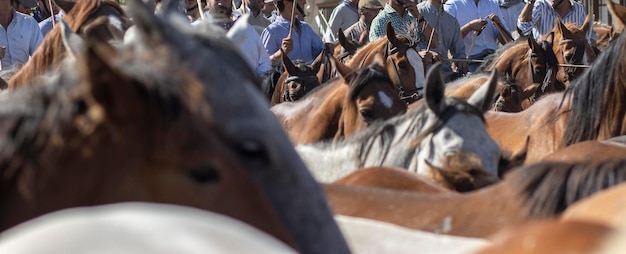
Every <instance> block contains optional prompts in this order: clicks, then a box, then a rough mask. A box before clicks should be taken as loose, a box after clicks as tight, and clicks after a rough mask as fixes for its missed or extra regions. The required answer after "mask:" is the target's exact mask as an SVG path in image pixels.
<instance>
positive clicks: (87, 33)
mask: <svg viewBox="0 0 626 254" xmlns="http://www.w3.org/2000/svg"><path fill="white" fill-rule="evenodd" d="M55 1H56V2H57V3H58V5H59V6H61V7H62V8H63V9H64V11H65V13H66V15H65V17H64V21H62V22H60V23H58V24H57V25H56V26H55V27H54V29H53V30H52V32H51V33H50V34H49V35H47V37H46V38H45V40H44V42H43V44H42V45H41V46H40V47H39V49H38V50H37V51H36V53H35V54H34V55H33V57H32V58H31V59H30V61H29V62H27V63H26V64H25V65H24V66H23V67H22V68H21V69H19V70H17V72H15V73H11V74H10V75H8V76H10V77H11V78H10V80H8V85H7V87H8V89H6V90H4V91H2V93H1V94H0V202H1V204H0V232H2V233H0V252H6V251H9V252H12V253H13V252H19V251H20V250H21V249H20V248H24V246H25V245H27V244H25V243H30V245H29V246H32V243H33V242H40V241H41V242H42V243H50V242H54V241H50V239H49V238H50V237H52V236H54V235H62V236H63V238H59V239H60V240H58V241H61V242H64V243H65V244H61V245H59V244H56V245H55V244H53V245H51V246H50V247H48V245H44V244H42V245H41V246H46V247H41V248H40V249H39V250H42V249H45V250H50V249H51V248H59V247H63V248H66V249H68V248H70V247H69V246H74V245H75V244H78V243H81V244H82V245H80V246H79V247H81V248H88V245H87V246H86V245H85V244H84V243H85V242H88V240H86V239H98V238H103V237H107V239H109V238H108V237H111V238H110V239H114V238H115V237H118V238H125V239H122V240H120V241H122V242H123V243H124V245H121V244H120V245H117V247H116V248H117V249H111V250H112V251H113V250H119V248H118V247H119V246H127V245H128V246H129V247H128V248H138V246H141V245H142V244H143V245H144V246H142V247H143V248H147V249H146V250H153V249H154V248H155V244H157V243H155V239H156V238H155V237H157V236H156V235H159V236H160V237H167V238H171V237H172V236H171V235H172V234H171V232H183V231H184V232H187V237H188V238H185V239H186V240H185V241H172V243H171V244H170V245H167V244H164V243H158V244H159V246H161V247H164V248H167V249H168V250H175V249H176V248H177V247H176V246H171V245H173V244H180V245H181V246H178V247H179V248H183V246H182V245H185V244H186V245H187V247H188V245H189V244H191V245H193V246H203V248H209V247H211V245H212V244H207V242H211V243H218V242H223V244H213V245H220V246H230V247H228V248H245V247H251V248H249V249H247V251H261V250H267V251H268V252H272V253H290V252H302V253H349V252H350V251H351V250H352V251H358V252H368V251H369V252H371V251H373V250H376V251H389V252H394V253H399V252H402V250H399V249H398V248H399V247H398V246H405V245H402V244H399V245H395V246H391V244H386V243H388V242H394V243H395V242H402V241H403V239H404V241H405V242H406V241H407V240H406V239H411V241H413V240H414V239H417V238H420V239H422V240H417V241H416V242H419V243H420V244H423V245H422V246H420V245H415V244H414V245H411V248H418V249H412V251H419V250H420V249H419V248H423V249H422V250H429V252H436V253H443V252H444V249H445V247H444V245H450V246H452V245H454V246H456V247H457V249H455V251H456V252H464V253H472V252H474V251H477V252H476V253H514V252H518V251H519V252H521V251H526V252H527V253H544V252H553V251H555V250H559V251H561V250H572V251H578V252H583V253H586V252H595V251H600V250H602V251H606V253H611V252H610V251H611V249H616V248H618V247H615V246H614V245H613V244H612V243H620V242H623V239H624V236H623V234H622V233H621V232H622V231H623V229H624V228H625V227H624V226H625V224H623V223H624V222H626V221H624V220H623V217H624V212H626V208H625V207H626V206H625V205H624V204H626V202H624V196H625V192H626V188H624V185H623V184H621V183H622V182H624V181H626V138H625V137H626V136H625V135H626V83H625V80H626V77H625V76H624V75H625V73H626V61H625V60H624V59H626V35H622V34H621V31H622V29H623V28H624V27H625V26H624V24H625V23H626V7H623V6H620V5H617V4H614V3H612V2H610V1H609V2H608V6H609V10H610V12H611V14H612V15H613V17H614V20H615V21H614V23H615V24H614V25H613V26H610V27H606V26H601V25H598V26H596V27H597V28H595V27H593V26H592V23H591V20H590V18H588V19H587V20H586V22H585V24H584V25H583V26H581V27H577V26H575V25H573V24H562V23H561V22H560V21H559V20H558V19H557V25H556V26H555V28H554V30H553V31H552V32H551V33H549V34H548V35H546V36H544V38H543V40H540V41H536V40H535V39H533V37H532V36H529V37H522V38H519V39H517V40H515V41H513V42H511V43H509V44H507V45H503V46H502V47H501V48H500V49H499V50H498V51H496V52H495V53H494V54H493V55H492V56H490V57H489V58H488V59H486V61H485V62H484V63H483V64H482V66H481V67H480V68H479V71H478V72H476V73H474V74H472V75H469V76H466V77H461V78H459V79H457V80H455V81H452V82H449V83H445V82H444V79H443V78H442V76H441V65H440V64H439V63H425V62H423V61H422V59H421V57H420V56H419V52H418V50H417V48H416V44H415V40H414V39H413V38H411V37H409V36H406V35H401V34H396V33H395V32H394V30H393V28H392V27H391V25H390V24H388V25H387V27H386V33H387V34H386V36H385V37H383V38H380V39H378V40H376V41H373V42H371V43H368V44H365V45H362V43H360V42H351V41H348V40H346V38H345V37H343V36H342V33H341V32H340V33H339V36H338V37H339V41H340V42H339V43H337V44H332V45H331V44H329V45H326V46H325V49H324V50H323V51H322V53H321V54H320V55H319V56H318V57H317V58H316V59H315V60H314V61H313V62H312V63H302V62H299V61H297V60H292V59H289V58H288V57H287V56H286V54H283V60H282V64H283V68H284V70H285V71H284V72H283V73H282V74H281V75H279V76H276V77H272V80H271V82H269V83H268V82H262V81H261V80H259V79H258V78H257V77H255V75H254V74H253V72H252V70H250V68H245V67H244V66H246V62H245V60H243V58H242V56H241V53H245V52H239V50H238V49H237V46H236V45H233V44H234V43H233V41H231V38H233V36H241V34H244V33H245V26H241V25H235V26H233V29H232V30H231V31H229V32H228V33H226V32H224V31H223V30H221V28H219V27H217V26H214V25H213V24H210V23H208V22H205V23H201V24H200V25H198V26H191V25H190V24H189V22H188V20H187V19H186V17H184V16H183V15H180V14H181V13H180V11H179V10H178V6H177V4H176V3H175V2H176V1H162V5H163V6H162V8H160V9H158V11H156V12H155V9H154V6H150V5H146V4H144V3H143V2H142V1H141V0H132V1H131V0H128V1H127V6H126V8H122V7H120V5H119V4H118V2H117V1H113V0H94V1H71V0H55ZM244 20H245V19H244ZM244 22H245V21H244ZM589 29H596V31H597V33H598V39H599V41H598V43H597V45H596V47H592V46H591V45H589V44H588V41H587V40H586V38H585V34H587V31H588V30H589ZM424 70H426V71H424ZM424 72H425V73H426V75H425V78H424V79H422V78H421V75H420V74H421V73H424ZM4 75H5V74H4V73H3V77H4ZM138 202H139V203H138ZM120 203H121V204H120ZM154 203H163V204H170V205H169V206H166V205H155V204H154ZM137 204H140V205H137ZM103 205H104V206H103ZM81 207H90V208H81ZM189 207H194V208H196V209H194V210H189V209H191V208H189ZM197 209H199V210H197ZM103 211H107V212H103ZM109 211H113V215H109ZM165 211H174V212H176V213H178V215H171V214H168V213H166V212H165ZM76 214H79V215H81V216H80V217H73V218H72V216H70V215H76ZM223 215H226V216H227V217H224V216H223ZM103 216H104V218H103ZM180 216H183V217H185V218H196V217H197V218H196V219H197V220H200V221H204V220H206V223H204V222H202V223H201V222H198V224H197V225H194V227H191V228H192V229H189V228H190V225H193V224H194V223H193V222H192V221H191V220H190V219H186V220H180V219H177V217H180ZM67 218H70V219H67ZM129 218H130V220H129ZM132 218H135V219H132ZM137 218H140V219H137ZM353 218H358V219H353ZM231 219H233V220H232V221H231ZM65 220H67V221H65ZM77 221H81V222H80V223H78V224H77ZM87 222H90V223H94V224H93V226H92V227H91V229H85V228H77V227H76V225H79V224H81V223H82V224H84V223H87ZM103 222H104V223H103ZM97 223H98V224H97ZM51 225H54V226H51ZM85 225H86V224H85ZM148 225H149V226H148ZM218 225H219V226H218ZM390 225H392V226H390ZM250 226H251V227H250ZM43 229H45V230H43ZM33 230H35V231H36V232H38V233H33ZM37 230H38V231H37ZM137 230H141V231H137ZM170 230H171V232H166V231H170ZM179 230H180V231H179ZM378 230H380V231H378ZM158 231H161V232H158ZM370 231H378V232H370ZM45 232H47V233H45ZM60 232H63V234H59V233H60ZM70 232H73V234H75V235H72V234H70ZM111 232H119V233H113V234H111ZM129 232H130V233H129ZM137 232H140V233H139V234H137ZM189 232H193V234H194V235H191V234H189ZM381 232H386V235H377V236H376V237H377V238H376V239H375V240H372V239H373V238H372V235H374V234H380V233H381ZM154 234H156V235H154ZM198 234H202V237H198ZM131 235H132V236H131ZM142 235H145V236H142ZM182 235H183V233H181V234H180V235H178V237H179V239H182V238H180V237H182ZM226 235H228V236H229V237H228V239H227V237H225V236H226ZM443 235H447V236H445V237H449V238H445V239H446V240H444V241H442V242H439V241H437V240H434V239H443V238H442V237H444V236H443ZM90 236H92V237H90ZM124 236H127V237H124ZM204 236H206V237H204ZM243 236H245V237H243ZM141 237H147V238H146V239H145V240H143V241H142V240H139V238H141ZM424 237H426V238H424ZM135 238H137V241H136V242H134V241H129V240H128V239H135ZM55 239H56V238H55ZM72 239H74V240H72ZM76 239H82V240H76ZM203 239H204V240H203ZM217 239H219V240H217ZM424 239H428V240H424ZM620 239H621V241H620ZM194 241H195V243H192V242H194ZM234 241H237V242H236V243H234V244H233V242H234ZM115 242H117V240H116V241H111V244H115ZM156 242H158V240H157V241H156ZM433 242H435V243H436V244H435V245H433ZM145 243H152V244H151V246H145ZM242 243H243V244H242ZM100 244H103V243H102V242H100ZM76 246H78V245H76ZM257 246H258V247H257ZM363 246H368V247H367V248H365V247H363ZM406 246H409V245H406ZM433 246H435V247H433ZM464 246H465V247H464ZM79 247H76V248H79ZM213 247H216V246H213ZM29 248H30V247H29ZM72 248H74V247H72ZM100 248H104V247H102V246H101V247H100ZM172 248H174V249H172ZM439 248H440V249H439ZM24 250H26V249H24ZM31 250H32V249H31ZM178 250H182V249H178ZM231 250H232V249H231ZM82 251H84V250H82ZM222 251H223V250H222ZM241 251H244V250H243V249H242V250H241ZM404 251H407V250H404ZM113 252H115V251H113ZM198 252H199V253H203V251H202V250H200V251H198ZM456 252H455V253H456Z"/></svg>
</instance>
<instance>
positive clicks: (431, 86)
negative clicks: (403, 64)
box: [424, 62, 445, 113]
mask: <svg viewBox="0 0 626 254" xmlns="http://www.w3.org/2000/svg"><path fill="white" fill-rule="evenodd" d="M444 89H445V84H444V83H443V78H442V77H441V62H438V63H436V64H434V65H433V66H432V67H431V68H430V70H428V73H427V74H426V86H425V87H424V94H425V96H426V102H427V103H426V105H428V108H430V110H432V111H433V112H435V113H439V111H441V104H442V103H443V96H444Z"/></svg>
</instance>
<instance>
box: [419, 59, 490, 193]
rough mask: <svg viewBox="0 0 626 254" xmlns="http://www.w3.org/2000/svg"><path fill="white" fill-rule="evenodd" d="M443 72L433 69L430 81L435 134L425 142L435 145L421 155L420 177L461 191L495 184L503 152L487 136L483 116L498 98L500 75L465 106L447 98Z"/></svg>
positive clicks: (429, 102)
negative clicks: (497, 86)
mask: <svg viewBox="0 0 626 254" xmlns="http://www.w3.org/2000/svg"><path fill="white" fill-rule="evenodd" d="M440 68H441V67H440V64H436V65H435V66H433V68H432V69H431V70H430V71H429V72H428V75H427V78H426V79H427V83H426V88H425V89H426V92H425V94H426V95H425V97H426V105H427V108H428V112H431V113H429V114H431V115H430V116H429V119H432V120H431V121H433V123H432V124H431V125H430V126H429V125H427V126H428V127H427V128H428V129H429V130H431V131H432V133H431V134H430V135H429V136H428V137H427V138H426V139H425V140H422V141H421V143H422V144H424V142H428V143H429V144H431V145H428V146H425V147H423V149H422V151H420V153H419V154H418V160H419V161H418V173H420V172H421V173H422V174H423V175H428V176H430V177H431V178H432V179H434V180H435V181H437V182H439V183H440V184H441V185H443V186H448V187H450V188H452V189H457V190H469V189H472V188H474V189H475V188H479V187H482V186H484V185H487V184H490V183H493V182H495V181H496V180H497V178H496V176H497V170H498V161H499V158H500V149H499V147H498V145H497V144H496V143H495V142H494V141H493V140H492V139H491V138H490V137H489V134H487V131H486V130H485V128H484V125H485V124H484V118H483V116H482V115H483V113H484V112H485V111H487V110H488V109H489V108H490V106H491V103H492V98H493V97H494V94H495V90H496V85H497V77H496V72H495V71H493V72H492V74H491V76H490V77H489V79H488V80H487V81H486V82H485V83H484V84H483V85H482V86H481V87H480V88H479V89H478V90H476V92H474V94H473V95H472V96H471V97H470V98H469V99H468V100H467V102H465V101H463V100H460V99H456V98H452V97H449V98H446V97H444V87H445V86H444V84H443V79H442V77H441V74H440V72H439V71H440ZM468 126H472V127H471V128H468ZM426 133H428V131H427V132H426Z"/></svg>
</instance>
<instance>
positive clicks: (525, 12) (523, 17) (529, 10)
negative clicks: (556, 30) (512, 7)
mask: <svg viewBox="0 0 626 254" xmlns="http://www.w3.org/2000/svg"><path fill="white" fill-rule="evenodd" d="M533 5H534V4H526V5H525V6H524V9H522V12H520V14H519V20H520V21H521V22H528V21H531V20H533Z"/></svg>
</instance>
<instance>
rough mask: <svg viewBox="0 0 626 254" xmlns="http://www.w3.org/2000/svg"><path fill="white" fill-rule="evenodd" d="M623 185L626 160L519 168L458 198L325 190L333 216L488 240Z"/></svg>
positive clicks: (363, 189) (361, 189)
mask: <svg viewBox="0 0 626 254" xmlns="http://www.w3.org/2000/svg"><path fill="white" fill-rule="evenodd" d="M624 181H626V160H624V159H621V160H607V161H602V162H584V163H583V162H579V163H562V162H545V163H539V164H533V165H529V166H525V167H521V168H519V169H517V170H515V171H513V172H511V173H510V174H508V175H507V176H506V177H505V179H504V181H502V182H499V183H497V184H495V185H492V186H489V187H486V188H484V189H481V190H478V191H474V192H470V193H467V194H459V193H454V192H448V193H439V194H432V193H415V192H409V191H397V190H391V189H382V188H368V187H357V186H346V185H336V184H331V185H326V186H325V189H326V194H327V196H328V199H329V201H330V204H331V207H332V208H333V211H334V212H335V213H336V214H341V215H347V216H355V217H363V218H369V219H375V220H381V221H385V222H389V223H393V224H397V225H400V226H404V227H408V228H412V229H419V230H424V231H429V232H435V233H442V234H451V235H459V236H468V237H486V236H488V235H491V234H493V233H495V232H497V231H499V230H501V229H502V228H504V227H508V226H513V225H516V224H518V223H521V222H525V221H528V220H531V219H541V218H553V217H556V216H558V215H559V214H560V213H562V212H563V211H564V210H565V209H566V208H567V207H569V206H570V205H572V204H574V203H575V202H576V201H578V200H581V199H583V198H585V197H588V196H590V195H591V194H594V193H596V192H598V191H600V190H602V189H606V188H609V187H611V186H614V185H617V184H619V183H621V182H624Z"/></svg>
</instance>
